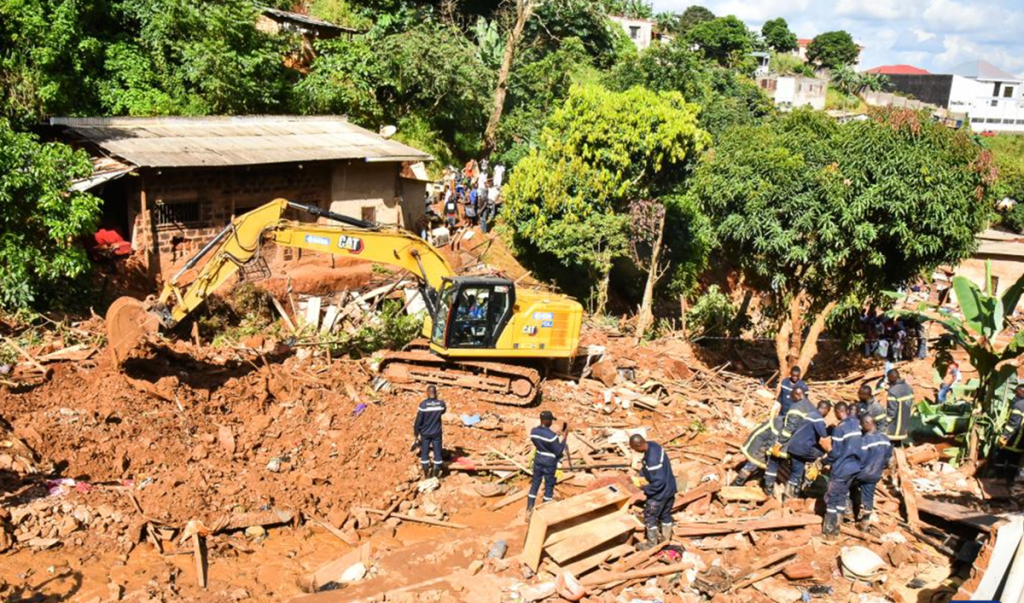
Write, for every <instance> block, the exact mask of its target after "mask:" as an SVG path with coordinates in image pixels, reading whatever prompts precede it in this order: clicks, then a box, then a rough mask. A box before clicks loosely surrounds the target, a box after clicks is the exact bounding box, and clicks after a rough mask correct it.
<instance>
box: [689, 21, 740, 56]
mask: <svg viewBox="0 0 1024 603" xmlns="http://www.w3.org/2000/svg"><path fill="white" fill-rule="evenodd" d="M686 40H687V41H688V42H690V43H693V44H696V45H697V46H699V47H700V50H701V52H703V53H704V56H706V57H707V58H709V59H711V60H713V61H715V62H717V63H718V64H719V65H724V66H727V67H736V66H738V65H741V64H743V62H744V61H746V60H748V58H749V57H748V56H747V55H749V54H750V52H751V51H752V50H753V39H752V38H751V36H750V31H748V30H747V26H746V24H744V23H743V21H740V20H739V19H737V18H736V17H734V16H732V15H729V16H728V17H719V18H717V19H714V20H711V21H705V22H703V23H699V24H697V25H695V26H694V27H693V28H691V29H690V30H689V31H688V32H687V33H686Z"/></svg>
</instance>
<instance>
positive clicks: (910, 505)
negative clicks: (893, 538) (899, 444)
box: [895, 448, 921, 532]
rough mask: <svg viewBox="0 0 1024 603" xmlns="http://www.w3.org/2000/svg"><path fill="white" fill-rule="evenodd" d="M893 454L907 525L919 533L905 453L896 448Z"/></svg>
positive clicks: (919, 526) (919, 524) (915, 505)
mask: <svg viewBox="0 0 1024 603" xmlns="http://www.w3.org/2000/svg"><path fill="white" fill-rule="evenodd" d="M895 452H896V470H897V471H898V472H899V475H900V490H902V491H903V504H904V505H905V506H906V508H907V523H908V524H909V525H910V529H911V531H912V532H920V531H921V519H920V517H919V516H918V513H917V493H916V492H915V491H914V482H912V481H911V478H910V466H909V465H908V464H907V453H906V452H905V451H904V450H903V449H902V448H896V450H895Z"/></svg>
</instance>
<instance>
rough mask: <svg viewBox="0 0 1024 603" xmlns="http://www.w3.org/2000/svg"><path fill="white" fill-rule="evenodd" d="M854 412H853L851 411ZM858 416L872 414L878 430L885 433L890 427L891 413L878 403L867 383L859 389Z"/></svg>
mask: <svg viewBox="0 0 1024 603" xmlns="http://www.w3.org/2000/svg"><path fill="white" fill-rule="evenodd" d="M850 414H853V413H850ZM856 414H857V416H858V417H859V416H860V415H871V417H872V418H873V419H874V420H875V425H877V426H878V430H879V431H881V432H882V433H885V432H886V431H887V430H888V429H889V415H888V414H886V411H885V408H884V407H883V406H882V405H881V404H879V403H878V400H877V399H876V398H875V393H874V391H873V390H872V389H871V386H870V385H868V384H867V383H865V384H864V385H862V386H860V389H858V390H857V413H856Z"/></svg>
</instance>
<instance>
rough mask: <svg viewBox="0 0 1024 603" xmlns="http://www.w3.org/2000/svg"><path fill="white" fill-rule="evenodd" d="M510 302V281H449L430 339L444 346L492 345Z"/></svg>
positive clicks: (507, 314) (474, 346)
mask: <svg viewBox="0 0 1024 603" xmlns="http://www.w3.org/2000/svg"><path fill="white" fill-rule="evenodd" d="M513 301H514V300H513V294H512V285H511V283H509V284H502V283H500V282H498V283H495V282H494V281H488V282H482V283H472V282H470V283H457V282H456V283H452V284H451V285H449V286H447V287H445V288H444V290H443V291H442V293H441V302H440V304H439V306H438V315H437V318H438V319H440V320H435V321H434V331H433V333H432V338H433V340H434V341H435V342H436V343H442V339H443V345H444V347H446V348H493V347H494V345H495V343H496V341H497V339H498V337H499V336H500V335H501V331H502V329H503V328H504V326H505V324H506V323H507V322H508V317H509V315H510V314H511V309H512V303H513ZM445 319H446V320H445ZM445 323H447V324H445ZM444 327H447V328H446V329H445V328H444ZM442 329H444V330H442Z"/></svg>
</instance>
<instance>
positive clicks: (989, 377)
mask: <svg viewBox="0 0 1024 603" xmlns="http://www.w3.org/2000/svg"><path fill="white" fill-rule="evenodd" d="M986 281H987V283H986V286H985V290H984V291H983V290H982V289H981V288H980V287H978V286H977V285H976V284H975V283H973V282H972V281H971V280H970V279H968V278H966V277H963V276H954V277H953V291H954V292H956V301H957V304H958V305H959V307H960V312H959V314H960V316H957V315H956V314H954V313H953V312H950V311H949V310H946V309H944V308H941V307H939V306H937V305H935V304H930V303H927V302H922V303H921V304H920V305H919V306H918V308H917V310H916V311H909V310H897V311H895V312H894V314H896V315H900V316H913V317H915V318H917V319H918V320H921V321H930V322H934V323H937V324H939V325H941V326H942V328H943V329H944V330H945V333H944V335H943V336H944V337H945V338H946V339H947V340H949V341H950V342H951V343H952V344H953V345H955V346H956V347H959V348H960V349H962V350H963V351H964V352H966V353H967V355H968V357H969V358H970V360H971V365H972V366H973V367H974V368H975V369H976V370H977V371H978V379H979V382H980V383H979V387H978V388H977V389H976V390H975V391H974V402H975V412H974V413H972V417H971V428H970V429H969V431H968V433H969V434H971V441H970V443H969V448H970V451H971V458H972V459H974V458H976V454H977V452H976V451H977V447H978V444H979V440H980V443H981V444H982V447H983V448H984V450H983V451H982V453H983V454H987V452H988V450H987V449H988V448H989V446H990V445H991V443H992V441H993V440H994V434H995V433H998V430H999V428H1000V427H1001V426H1002V424H1003V422H1004V421H1005V420H1006V415H1007V412H1008V410H1009V404H1010V401H1011V399H1012V393H1008V392H1012V391H1013V386H1015V385H1016V378H1017V371H1016V367H1015V366H1014V365H1013V364H1012V363H1011V362H1010V361H1012V360H1014V359H1015V358H1017V357H1019V356H1021V355H1022V354H1024V330H1022V331H1019V332H1017V333H1016V334H1015V335H1013V336H1012V337H1008V338H1007V337H1001V335H1003V331H1004V330H1005V329H1006V327H1007V326H1009V325H1008V322H1007V320H1006V318H1007V316H1008V315H1010V314H1012V313H1013V311H1014V309H1015V308H1016V307H1017V304H1018V303H1019V302H1020V299H1021V294H1022V293H1024V275H1021V277H1020V278H1019V279H1018V280H1017V282H1015V283H1014V284H1013V285H1012V286H1011V287H1010V288H1008V289H1007V290H1006V291H1004V292H1003V294H1002V295H1001V296H997V295H992V294H990V293H989V291H991V289H992V288H991V287H990V286H989V284H990V283H991V277H990V276H989V275H988V269H987V270H986Z"/></svg>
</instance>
